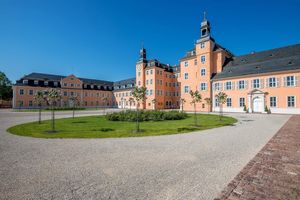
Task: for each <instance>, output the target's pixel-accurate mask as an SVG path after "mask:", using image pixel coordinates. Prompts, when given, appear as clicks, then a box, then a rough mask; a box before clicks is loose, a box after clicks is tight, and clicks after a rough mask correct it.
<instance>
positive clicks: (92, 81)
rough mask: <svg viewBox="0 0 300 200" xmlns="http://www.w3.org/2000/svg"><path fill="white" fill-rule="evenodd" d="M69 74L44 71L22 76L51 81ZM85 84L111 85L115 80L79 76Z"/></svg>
mask: <svg viewBox="0 0 300 200" xmlns="http://www.w3.org/2000/svg"><path fill="white" fill-rule="evenodd" d="M66 77H67V76H61V75H53V74H43V73H31V74H28V75H25V76H24V77H22V79H32V80H49V81H60V80H61V79H63V78H66ZM77 78H78V79H80V80H81V81H82V82H83V83H85V84H99V85H109V86H113V82H111V81H103V80H96V79H88V78H79V77H77Z"/></svg>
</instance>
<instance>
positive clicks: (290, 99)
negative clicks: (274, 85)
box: [287, 96, 295, 107]
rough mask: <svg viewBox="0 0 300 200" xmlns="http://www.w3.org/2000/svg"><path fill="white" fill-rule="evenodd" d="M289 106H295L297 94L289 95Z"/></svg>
mask: <svg viewBox="0 0 300 200" xmlns="http://www.w3.org/2000/svg"><path fill="white" fill-rule="evenodd" d="M287 106H288V107H295V96H288V97H287Z"/></svg>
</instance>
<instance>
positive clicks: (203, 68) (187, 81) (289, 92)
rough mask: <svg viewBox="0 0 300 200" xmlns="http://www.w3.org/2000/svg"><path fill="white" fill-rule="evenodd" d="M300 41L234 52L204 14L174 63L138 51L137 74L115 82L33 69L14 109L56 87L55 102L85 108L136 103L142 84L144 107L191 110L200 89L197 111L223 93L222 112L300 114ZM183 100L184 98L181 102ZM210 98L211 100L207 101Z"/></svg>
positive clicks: (212, 107) (17, 88)
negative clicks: (192, 39)
mask: <svg viewBox="0 0 300 200" xmlns="http://www.w3.org/2000/svg"><path fill="white" fill-rule="evenodd" d="M299 76H300V44H297V45H291V46H286V47H282V48H276V49H271V50H267V51H262V52H252V53H250V54H247V55H242V56H236V55H234V54H233V53H232V52H230V51H229V50H227V49H226V48H224V47H222V46H221V45H220V44H218V43H217V42H216V41H215V40H214V39H213V38H212V36H211V27H210V23H209V21H208V20H207V19H205V18H204V20H203V21H202V22H201V28H200V37H199V39H198V40H197V42H196V43H195V45H194V48H193V49H191V50H190V51H188V52H187V53H186V54H185V56H184V57H183V58H181V59H180V63H179V64H178V65H175V66H171V65H169V64H163V63H161V62H159V61H158V60H156V59H150V60H148V59H147V54H146V49H144V48H142V49H141V50H140V56H139V60H138V61H137V63H136V77H135V78H130V79H125V80H121V81H117V82H111V81H103V80H94V79H86V78H79V77H76V76H74V75H69V76H59V75H49V74H41V73H31V74H29V75H26V76H24V77H22V78H21V79H20V80H18V81H17V82H16V84H15V85H14V86H13V91H14V95H13V96H14V98H13V107H14V108H34V107H36V105H35V103H34V93H35V92H36V91H39V90H45V89H47V88H57V89H59V90H60V91H61V94H62V99H61V102H60V103H59V106H70V102H69V98H70V97H71V96H77V97H78V99H79V101H80V105H81V106H83V107H103V106H109V107H118V108H134V107H135V106H136V102H135V101H134V99H133V98H132V91H133V89H134V87H142V86H144V87H146V88H147V91H146V97H147V99H146V101H145V102H144V103H143V104H142V105H141V108H143V109H179V108H181V109H183V110H185V111H192V110H193V106H192V105H191V104H190V102H191V101H192V99H191V97H190V94H189V93H190V91H191V90H192V91H195V90H198V91H199V92H200V94H201V96H202V102H201V103H198V104H197V111H219V109H220V103H219V102H218V99H217V98H216V94H218V93H219V92H221V91H222V92H225V93H226V94H227V100H226V103H225V104H224V105H223V109H224V111H225V112H244V111H245V109H246V110H247V111H248V112H250V113H251V112H258V113H262V112H264V111H265V108H266V107H267V108H268V109H269V110H270V111H271V112H272V113H298V114H300V86H299V81H298V80H299ZM183 99H184V101H183ZM205 99H206V100H207V99H210V100H211V103H207V102H206V100H205Z"/></svg>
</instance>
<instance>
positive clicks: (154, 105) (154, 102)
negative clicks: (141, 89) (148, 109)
mask: <svg viewBox="0 0 300 200" xmlns="http://www.w3.org/2000/svg"><path fill="white" fill-rule="evenodd" d="M151 102H152V104H153V109H154V110H156V99H152V101H151Z"/></svg>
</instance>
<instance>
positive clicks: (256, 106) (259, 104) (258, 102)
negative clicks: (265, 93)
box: [253, 97, 264, 112]
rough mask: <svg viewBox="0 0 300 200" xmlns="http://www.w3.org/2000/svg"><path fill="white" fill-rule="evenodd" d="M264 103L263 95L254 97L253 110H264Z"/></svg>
mask: <svg viewBox="0 0 300 200" xmlns="http://www.w3.org/2000/svg"><path fill="white" fill-rule="evenodd" d="M263 111H264V104H263V99H262V98H261V97H256V98H255V99H253V112H263Z"/></svg>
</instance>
